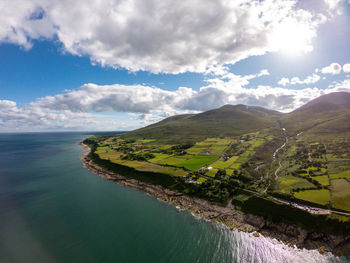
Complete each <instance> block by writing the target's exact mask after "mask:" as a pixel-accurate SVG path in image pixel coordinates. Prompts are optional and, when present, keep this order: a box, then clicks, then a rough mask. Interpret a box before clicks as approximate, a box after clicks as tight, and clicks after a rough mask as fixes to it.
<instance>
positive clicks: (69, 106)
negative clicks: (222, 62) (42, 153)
mask: <svg viewBox="0 0 350 263" xmlns="http://www.w3.org/2000/svg"><path fill="white" fill-rule="evenodd" d="M258 75H259V74H258ZM242 77H244V76H241V78H242ZM334 91H350V79H347V80H344V81H343V82H339V83H338V82H335V83H334V84H333V85H332V86H330V87H329V88H327V89H318V88H304V89H287V88H276V87H270V86H258V87H257V88H255V89H252V88H249V87H247V88H246V87H244V85H239V84H235V85H233V82H232V81H231V80H228V81H222V82H215V81H214V82H210V81H209V82H208V85H207V86H204V87H202V88H200V89H199V90H193V89H191V88H186V87H179V88H178V89H177V90H174V91H167V90H162V89H159V88H157V87H149V86H142V85H133V86H125V85H119V84H115V85H102V86H100V85H96V84H86V85H83V86H82V87H80V88H79V89H77V90H73V91H69V92H67V93H64V94H57V95H56V96H47V97H43V98H39V99H37V100H36V101H33V102H31V103H29V104H27V105H25V106H24V107H18V106H17V105H16V103H15V102H13V101H9V100H0V130H1V131H14V130H20V131H31V130H33V129H36V130H48V129H55V130H77V129H79V130H128V129H134V128H137V127H140V126H144V125H147V124H150V123H153V122H155V121H158V120H160V119H162V118H165V117H167V116H171V115H174V114H179V113H190V112H200V111H205V110H209V109H213V108H218V107H220V106H222V105H225V104H246V105H254V106H262V107H265V108H269V109H274V110H279V111H283V112H288V111H291V110H294V109H295V108H297V107H299V106H301V105H303V104H304V103H306V102H308V101H309V100H311V99H313V98H316V97H318V96H320V95H323V94H326V93H330V92H334ZM34 127H35V128H34Z"/></svg>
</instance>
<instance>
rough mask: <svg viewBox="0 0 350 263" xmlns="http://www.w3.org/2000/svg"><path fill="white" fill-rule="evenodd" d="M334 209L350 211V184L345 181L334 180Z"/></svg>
mask: <svg viewBox="0 0 350 263" xmlns="http://www.w3.org/2000/svg"><path fill="white" fill-rule="evenodd" d="M332 199H333V207H334V208H338V209H341V210H345V211H350V183H349V181H347V180H344V179H334V180H332Z"/></svg>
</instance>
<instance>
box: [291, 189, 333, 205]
mask: <svg viewBox="0 0 350 263" xmlns="http://www.w3.org/2000/svg"><path fill="white" fill-rule="evenodd" d="M294 196H295V198H298V199H301V200H305V201H309V202H311V203H316V204H320V205H327V204H329V200H330V195H329V190H326V189H320V190H305V191H300V192H295V193H294Z"/></svg>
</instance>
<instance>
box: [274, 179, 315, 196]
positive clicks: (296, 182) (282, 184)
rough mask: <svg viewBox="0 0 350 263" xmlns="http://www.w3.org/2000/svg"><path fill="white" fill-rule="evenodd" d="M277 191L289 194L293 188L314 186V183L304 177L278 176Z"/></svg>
mask: <svg viewBox="0 0 350 263" xmlns="http://www.w3.org/2000/svg"><path fill="white" fill-rule="evenodd" d="M277 181H278V183H279V191H280V192H281V193H284V194H291V193H292V192H293V191H294V190H299V189H307V188H315V185H314V184H312V183H310V182H309V181H307V180H306V179H303V178H300V177H295V176H291V175H289V176H280V177H279V178H278V179H277Z"/></svg>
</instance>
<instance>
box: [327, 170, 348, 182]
mask: <svg viewBox="0 0 350 263" xmlns="http://www.w3.org/2000/svg"><path fill="white" fill-rule="evenodd" d="M330 178H331V179H336V178H344V179H348V180H350V170H347V171H344V172H340V173H336V174H331V175H330Z"/></svg>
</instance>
